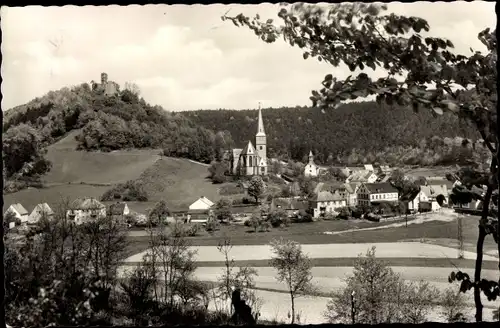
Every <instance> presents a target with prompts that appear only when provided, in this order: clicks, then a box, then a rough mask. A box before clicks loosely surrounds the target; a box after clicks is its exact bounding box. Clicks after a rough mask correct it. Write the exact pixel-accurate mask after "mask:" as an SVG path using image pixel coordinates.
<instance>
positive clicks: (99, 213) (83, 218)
mask: <svg viewBox="0 0 500 328" xmlns="http://www.w3.org/2000/svg"><path fill="white" fill-rule="evenodd" d="M66 216H67V217H68V218H71V217H73V219H74V220H75V223H76V224H82V223H84V222H89V221H92V220H95V219H97V218H104V217H106V208H105V207H103V208H100V209H92V210H68V211H67V212H66Z"/></svg>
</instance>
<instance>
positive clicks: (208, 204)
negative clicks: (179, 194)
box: [189, 196, 214, 211]
mask: <svg viewBox="0 0 500 328" xmlns="http://www.w3.org/2000/svg"><path fill="white" fill-rule="evenodd" d="M212 206H214V203H213V202H212V201H211V200H210V199H208V198H206V197H205V196H201V197H200V198H198V200H196V201H195V202H194V203H193V204H191V205H189V210H190V211H191V210H208V209H210V208H212Z"/></svg>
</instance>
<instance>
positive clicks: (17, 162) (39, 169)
mask: <svg viewBox="0 0 500 328" xmlns="http://www.w3.org/2000/svg"><path fill="white" fill-rule="evenodd" d="M2 140H3V148H2V149H3V161H4V165H5V171H6V175H7V177H10V176H12V175H13V174H15V173H20V175H21V176H33V175H42V174H44V173H46V172H48V171H49V170H50V168H51V163H50V162H49V161H47V160H45V159H44V156H45V153H46V150H45V149H44V148H43V142H42V141H43V140H42V137H41V136H40V134H39V133H38V131H37V130H35V129H34V128H33V127H31V126H29V125H26V124H20V125H17V126H15V127H12V128H10V129H9V130H8V131H7V132H6V133H4V134H3V136H2Z"/></svg>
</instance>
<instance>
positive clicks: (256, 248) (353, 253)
mask: <svg viewBox="0 0 500 328" xmlns="http://www.w3.org/2000/svg"><path fill="white" fill-rule="evenodd" d="M372 246H375V247H376V254H377V257H381V258H441V259H455V258H456V257H457V251H456V250H455V249H453V248H449V247H443V246H438V245H431V244H422V243H416V242H403V243H359V244H309V245H302V250H303V251H304V253H306V254H307V255H308V256H309V257H310V258H313V259H316V258H349V257H352V258H355V257H357V256H358V255H360V254H365V253H366V251H367V250H368V249H369V248H371V247H372ZM192 248H193V249H195V250H196V251H197V254H196V256H195V261H203V262H219V261H224V257H223V255H222V254H221V253H220V252H219V251H218V250H217V247H215V246H193V247H192ZM146 252H147V251H144V252H141V253H139V254H135V255H132V256H130V257H129V258H127V259H125V260H124V262H125V263H126V262H132V263H133V262H141V261H142V258H143V256H144V255H145V254H146ZM272 256H273V253H272V250H271V247H270V246H269V245H248V246H244V245H242V246H233V248H232V249H231V257H232V258H233V259H235V260H239V261H245V260H268V259H271V257H272ZM464 258H465V259H471V260H474V259H475V258H476V254H475V253H473V252H464ZM483 259H484V260H485V261H496V260H497V259H496V258H495V257H493V256H489V255H485V256H484V257H483Z"/></svg>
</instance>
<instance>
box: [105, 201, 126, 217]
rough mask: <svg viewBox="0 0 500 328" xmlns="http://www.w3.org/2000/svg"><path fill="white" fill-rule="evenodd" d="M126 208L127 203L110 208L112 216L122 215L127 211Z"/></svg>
mask: <svg viewBox="0 0 500 328" xmlns="http://www.w3.org/2000/svg"><path fill="white" fill-rule="evenodd" d="M125 206H127V204H126V203H115V204H111V205H110V206H109V210H110V212H111V214H112V215H122V214H123V212H124V211H125Z"/></svg>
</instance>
